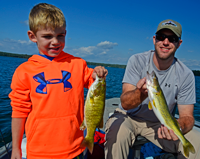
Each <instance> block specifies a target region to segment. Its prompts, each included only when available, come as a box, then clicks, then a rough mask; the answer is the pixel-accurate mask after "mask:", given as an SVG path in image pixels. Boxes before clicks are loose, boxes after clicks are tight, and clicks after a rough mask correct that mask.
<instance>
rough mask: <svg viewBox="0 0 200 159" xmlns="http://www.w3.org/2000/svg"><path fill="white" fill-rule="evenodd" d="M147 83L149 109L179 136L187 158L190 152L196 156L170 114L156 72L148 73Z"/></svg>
mask: <svg viewBox="0 0 200 159" xmlns="http://www.w3.org/2000/svg"><path fill="white" fill-rule="evenodd" d="M146 83H147V89H148V97H149V100H150V101H149V104H148V107H149V109H150V110H152V109H153V111H154V113H155V115H156V116H157V118H158V119H159V120H160V122H161V124H163V125H164V126H166V127H167V128H168V129H171V130H173V131H174V133H175V134H176V135H177V137H178V138H179V139H180V141H181V142H182V144H183V151H184V155H185V157H187V158H188V157H189V152H191V153H193V154H194V153H195V149H194V147H193V146H192V144H191V143H190V142H189V141H188V140H187V139H186V138H185V137H184V135H183V134H182V132H181V130H180V126H179V123H178V122H177V120H176V119H175V118H174V117H173V116H172V115H171V114H170V112H169V109H168V106H167V102H166V100H165V97H164V94H163V92H162V89H161V88H160V85H159V83H158V79H157V77H156V74H155V73H154V71H153V72H152V73H151V74H149V72H147V77H146Z"/></svg>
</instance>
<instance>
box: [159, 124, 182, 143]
mask: <svg viewBox="0 0 200 159" xmlns="http://www.w3.org/2000/svg"><path fill="white" fill-rule="evenodd" d="M158 138H160V139H167V140H173V141H176V140H178V139H179V138H178V137H177V136H176V134H175V133H174V131H173V130H171V129H170V130H169V129H168V128H167V127H165V126H163V125H162V126H161V128H159V129H158Z"/></svg>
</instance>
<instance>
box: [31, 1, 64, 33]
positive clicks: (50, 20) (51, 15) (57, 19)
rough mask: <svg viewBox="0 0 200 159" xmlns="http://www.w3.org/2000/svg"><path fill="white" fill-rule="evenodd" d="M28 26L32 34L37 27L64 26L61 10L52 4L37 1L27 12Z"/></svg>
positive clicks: (53, 27) (52, 27)
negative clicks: (28, 12)
mask: <svg viewBox="0 0 200 159" xmlns="http://www.w3.org/2000/svg"><path fill="white" fill-rule="evenodd" d="M29 27H30V30H31V31H33V33H34V34H36V32H37V31H38V30H39V29H46V28H51V29H55V28H58V27H66V21H65V17H64V14H63V12H62V11H61V10H60V9H59V8H57V7H56V6H54V5H51V4H47V3H39V4H37V5H36V6H34V7H33V8H32V10H31V12H30V14H29Z"/></svg>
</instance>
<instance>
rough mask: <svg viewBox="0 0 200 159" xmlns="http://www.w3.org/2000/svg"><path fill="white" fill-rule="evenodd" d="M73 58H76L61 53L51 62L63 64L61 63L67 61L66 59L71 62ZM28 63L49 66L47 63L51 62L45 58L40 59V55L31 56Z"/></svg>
mask: <svg viewBox="0 0 200 159" xmlns="http://www.w3.org/2000/svg"><path fill="white" fill-rule="evenodd" d="M73 58H77V57H74V56H73V55H70V54H68V53H65V52H63V51H62V52H61V53H60V54H59V55H58V56H57V57H55V58H54V59H53V60H52V61H56V62H63V61H67V59H70V60H71V59H73ZM28 61H32V62H37V63H40V64H49V63H51V62H52V61H51V60H49V59H47V58H45V57H42V56H40V55H33V56H31V57H30V58H29V59H28Z"/></svg>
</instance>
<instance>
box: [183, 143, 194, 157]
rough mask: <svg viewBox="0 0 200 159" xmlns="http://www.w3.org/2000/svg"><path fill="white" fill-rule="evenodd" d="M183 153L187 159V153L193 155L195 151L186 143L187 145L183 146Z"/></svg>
mask: <svg viewBox="0 0 200 159" xmlns="http://www.w3.org/2000/svg"><path fill="white" fill-rule="evenodd" d="M183 152H184V155H185V156H186V157H187V158H188V157H189V152H191V153H193V154H194V153H195V149H194V147H193V145H192V144H191V143H190V142H189V141H187V143H186V144H184V145H183Z"/></svg>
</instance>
